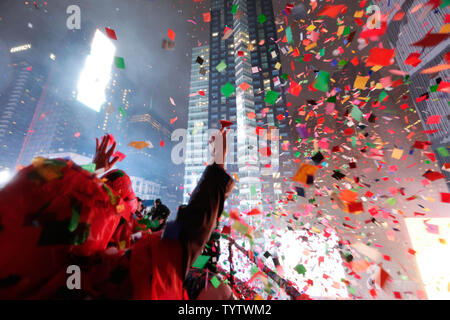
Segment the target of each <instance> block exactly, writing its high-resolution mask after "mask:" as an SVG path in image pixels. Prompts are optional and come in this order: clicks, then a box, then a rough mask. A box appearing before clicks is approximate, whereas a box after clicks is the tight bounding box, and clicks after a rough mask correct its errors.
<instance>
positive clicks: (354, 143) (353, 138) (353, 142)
mask: <svg viewBox="0 0 450 320" xmlns="http://www.w3.org/2000/svg"><path fill="white" fill-rule="evenodd" d="M352 147H353V148H356V137H355V136H353V137H352Z"/></svg>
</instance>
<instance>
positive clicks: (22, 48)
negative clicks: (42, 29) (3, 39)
mask: <svg viewBox="0 0 450 320" xmlns="http://www.w3.org/2000/svg"><path fill="white" fill-rule="evenodd" d="M30 48H31V44H29V43H27V44H24V45H23V46H18V47H14V48H11V50H9V52H11V53H15V52H20V51H26V50H28V49H30Z"/></svg>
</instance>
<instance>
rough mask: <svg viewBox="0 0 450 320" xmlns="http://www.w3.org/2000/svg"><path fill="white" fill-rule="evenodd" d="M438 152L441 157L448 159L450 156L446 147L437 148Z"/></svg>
mask: <svg viewBox="0 0 450 320" xmlns="http://www.w3.org/2000/svg"><path fill="white" fill-rule="evenodd" d="M436 150H437V152H438V153H439V154H440V155H441V157H448V156H449V155H450V154H449V153H448V150H447V148H446V147H439V148H436Z"/></svg>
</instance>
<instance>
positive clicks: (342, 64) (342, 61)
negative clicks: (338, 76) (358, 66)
mask: <svg viewBox="0 0 450 320" xmlns="http://www.w3.org/2000/svg"><path fill="white" fill-rule="evenodd" d="M346 64H347V60H341V61H339V63H338V65H339V66H340V67H343V66H345V65H346Z"/></svg>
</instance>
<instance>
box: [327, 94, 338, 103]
mask: <svg viewBox="0 0 450 320" xmlns="http://www.w3.org/2000/svg"><path fill="white" fill-rule="evenodd" d="M336 101H337V99H336V96H332V97H329V98H328V99H327V102H333V103H335V102H336Z"/></svg>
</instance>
